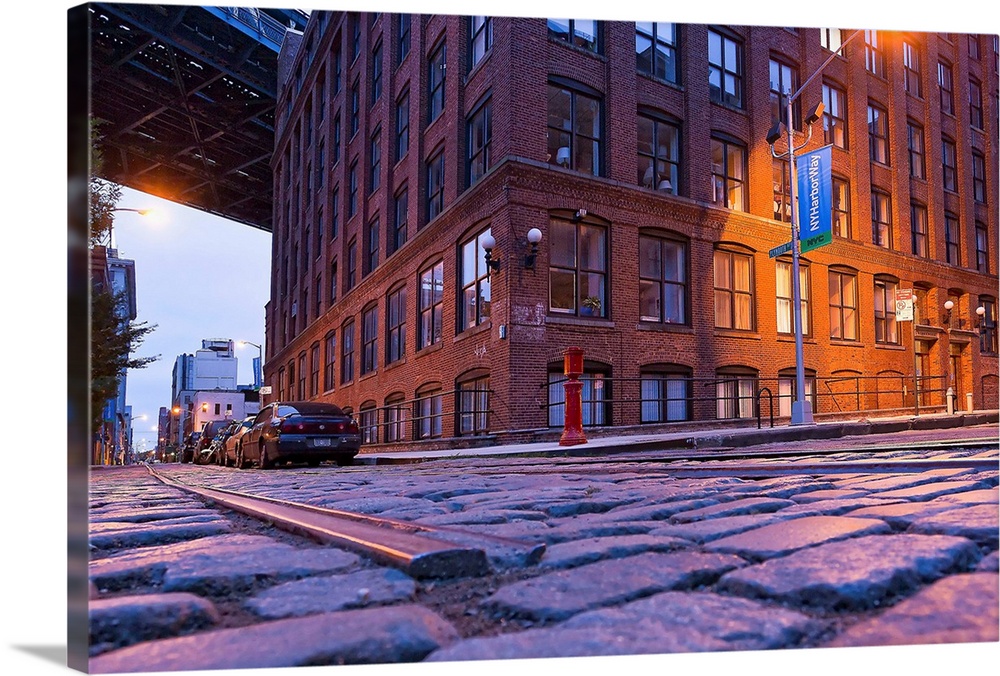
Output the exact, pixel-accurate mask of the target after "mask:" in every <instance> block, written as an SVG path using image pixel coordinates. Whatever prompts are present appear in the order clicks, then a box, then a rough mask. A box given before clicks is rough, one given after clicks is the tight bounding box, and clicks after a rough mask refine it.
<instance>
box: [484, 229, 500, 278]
mask: <svg viewBox="0 0 1000 676" xmlns="http://www.w3.org/2000/svg"><path fill="white" fill-rule="evenodd" d="M479 243H480V244H481V245H482V246H483V249H484V250H485V251H486V254H485V255H484V256H483V260H484V261H486V278H487V279H489V277H490V275H491V274H492V273H493V272H494V271H495V272H499V271H500V261H495V260H493V249H494V247H496V245H497V240H496V238H495V237H493V235H490V234H486V235H483V238H482V239H481V240H480V241H479Z"/></svg>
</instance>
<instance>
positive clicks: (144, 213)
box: [108, 207, 153, 249]
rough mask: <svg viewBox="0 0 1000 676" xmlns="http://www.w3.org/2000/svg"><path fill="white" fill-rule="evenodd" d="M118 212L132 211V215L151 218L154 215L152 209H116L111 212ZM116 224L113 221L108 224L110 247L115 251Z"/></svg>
mask: <svg viewBox="0 0 1000 676" xmlns="http://www.w3.org/2000/svg"><path fill="white" fill-rule="evenodd" d="M116 211H131V212H132V213H136V214H139V215H140V216H149V215H150V214H151V213H153V210H152V209H132V208H131V207H115V208H114V209H112V210H111V213H114V212H116ZM114 235H115V224H114V220H113V219H112V220H111V221H110V222H109V224H108V247H109V248H111V249H113V248H114V247H115V237H114Z"/></svg>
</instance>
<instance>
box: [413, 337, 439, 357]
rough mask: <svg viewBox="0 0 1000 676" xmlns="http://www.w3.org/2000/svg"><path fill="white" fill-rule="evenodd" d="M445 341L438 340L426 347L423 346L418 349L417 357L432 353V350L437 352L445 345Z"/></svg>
mask: <svg viewBox="0 0 1000 676" xmlns="http://www.w3.org/2000/svg"><path fill="white" fill-rule="evenodd" d="M443 345H444V343H443V342H442V341H440V340H439V341H437V342H436V343H434V344H433V345H428V346H426V347H421V348H419V349H418V350H417V357H423V356H424V355H427V354H431V353H432V352H437V351H438V350H440V349H441V348H442V347H443Z"/></svg>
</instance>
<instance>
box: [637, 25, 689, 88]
mask: <svg viewBox="0 0 1000 676" xmlns="http://www.w3.org/2000/svg"><path fill="white" fill-rule="evenodd" d="M679 47H680V40H679V35H678V30H677V24H675V23H662V22H650V21H637V22H636V24H635V63H636V70H638V71H639V72H640V73H645V74H646V75H652V76H653V77H657V78H660V79H661V80H666V81H667V82H673V83H674V84H679V83H680V69H679V67H678V63H677V53H678V49H679Z"/></svg>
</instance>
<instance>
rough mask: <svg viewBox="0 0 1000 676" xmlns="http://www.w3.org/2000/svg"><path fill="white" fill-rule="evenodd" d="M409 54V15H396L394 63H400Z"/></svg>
mask: <svg viewBox="0 0 1000 676" xmlns="http://www.w3.org/2000/svg"><path fill="white" fill-rule="evenodd" d="M409 53H410V15H409V14H397V15H396V63H397V64H398V63H402V61H403V59H405V58H406V55H407V54H409Z"/></svg>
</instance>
